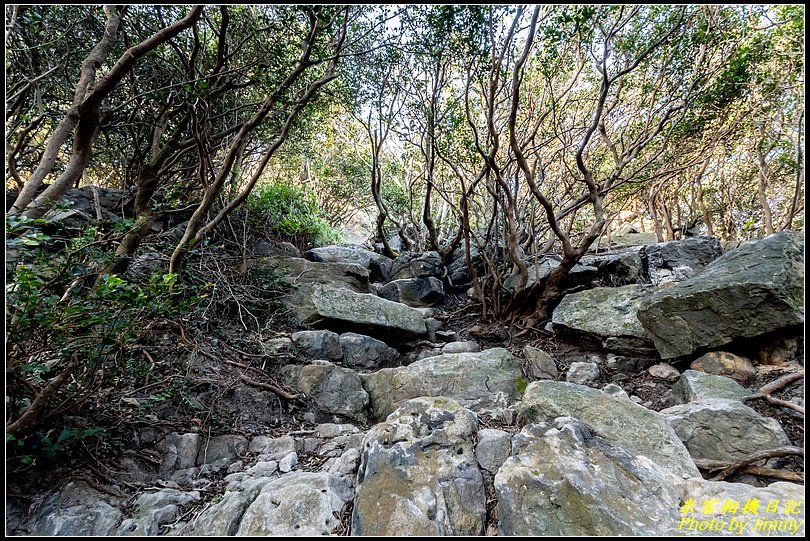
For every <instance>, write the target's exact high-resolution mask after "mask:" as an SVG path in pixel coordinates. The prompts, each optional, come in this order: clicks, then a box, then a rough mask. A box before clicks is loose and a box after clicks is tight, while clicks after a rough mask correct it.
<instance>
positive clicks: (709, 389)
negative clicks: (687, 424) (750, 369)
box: [672, 370, 751, 404]
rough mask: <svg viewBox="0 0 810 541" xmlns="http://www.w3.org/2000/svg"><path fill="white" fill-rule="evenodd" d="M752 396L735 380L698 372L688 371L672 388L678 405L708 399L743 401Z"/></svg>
mask: <svg viewBox="0 0 810 541" xmlns="http://www.w3.org/2000/svg"><path fill="white" fill-rule="evenodd" d="M750 394H751V392H750V391H748V390H747V389H745V388H744V387H742V386H741V385H740V384H739V383H737V382H736V381H734V380H733V379H730V378H727V377H725V376H715V375H714V374H706V373H704V372H698V371H696V370H686V371H685V372H684V373H683V374H681V377H680V378H679V379H678V381H677V382H675V385H673V386H672V398H673V400H674V401H675V403H676V404H685V403H687V402H693V401H695V400H702V399H706V398H728V399H731V400H742V399H743V397H746V396H748V395H750Z"/></svg>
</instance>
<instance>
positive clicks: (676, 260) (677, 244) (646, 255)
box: [641, 237, 723, 285]
mask: <svg viewBox="0 0 810 541" xmlns="http://www.w3.org/2000/svg"><path fill="white" fill-rule="evenodd" d="M722 255H723V249H722V248H721V247H720V241H719V240H718V239H717V238H715V237H687V238H685V239H682V240H672V241H668V242H659V243H658V244H651V245H649V246H645V247H644V248H642V250H641V257H642V260H643V261H644V263H645V264H644V269H645V273H646V277H647V278H648V279H649V280H650V283H652V284H654V285H659V284H661V283H663V282H680V281H683V280H686V279H688V278H691V277H693V276H696V275H698V274H700V272H701V271H703V269H704V268H705V267H706V266H707V265H708V264H709V263H711V262H712V261H714V260H715V259H717V258H718V257H720V256H722Z"/></svg>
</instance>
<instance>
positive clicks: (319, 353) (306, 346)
mask: <svg viewBox="0 0 810 541" xmlns="http://www.w3.org/2000/svg"><path fill="white" fill-rule="evenodd" d="M292 341H293V344H295V347H297V348H298V350H299V351H300V352H301V354H303V355H304V356H305V357H306V358H308V359H319V360H324V361H339V360H341V359H342V358H343V348H342V347H341V345H340V336H338V334H337V333H333V332H332V331H298V332H296V333H293V335H292Z"/></svg>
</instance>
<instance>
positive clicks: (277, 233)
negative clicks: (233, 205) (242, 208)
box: [246, 182, 341, 248]
mask: <svg viewBox="0 0 810 541" xmlns="http://www.w3.org/2000/svg"><path fill="white" fill-rule="evenodd" d="M246 206H247V216H248V223H249V224H250V225H251V226H252V227H254V228H256V229H258V230H260V231H261V230H263V231H265V232H266V233H267V234H268V236H270V237H272V238H276V239H280V240H284V241H288V242H292V243H293V244H295V245H297V246H299V247H302V248H303V247H310V246H313V245H314V246H323V245H326V244H335V243H337V242H340V239H341V235H340V232H339V231H338V230H336V229H334V228H332V227H331V226H330V225H329V223H328V222H327V220H326V217H325V216H324V215H323V213H322V212H321V210H320V208H319V207H318V202H317V200H316V199H315V196H314V195H313V194H312V193H310V192H308V191H306V190H305V189H304V188H299V187H295V186H290V185H289V184H285V183H281V182H276V183H273V184H270V185H268V186H264V187H261V188H259V189H257V190H254V192H253V193H252V194H251V196H250V197H249V198H248V200H247V202H246Z"/></svg>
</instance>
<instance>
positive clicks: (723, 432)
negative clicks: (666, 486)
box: [661, 398, 790, 462]
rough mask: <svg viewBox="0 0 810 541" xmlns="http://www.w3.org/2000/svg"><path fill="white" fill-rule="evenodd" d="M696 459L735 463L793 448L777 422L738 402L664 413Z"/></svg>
mask: <svg viewBox="0 0 810 541" xmlns="http://www.w3.org/2000/svg"><path fill="white" fill-rule="evenodd" d="M661 414H662V415H663V416H664V419H665V420H666V421H667V423H669V425H670V426H671V427H672V428H673V429H674V430H675V433H676V434H678V437H679V438H681V441H682V442H683V443H684V445H686V448H687V449H689V454H691V455H692V457H694V458H706V459H713V460H722V461H725V462H733V461H735V460H737V459H740V458H742V457H744V456H746V455H748V454H751V453H754V452H756V451H764V450H767V449H775V448H777V447H782V446H785V445H790V439H789V438H788V437H787V434H785V431H784V430H783V429H782V426H781V425H780V424H779V422H778V421H777V420H776V419H772V418H770V417H763V416H762V415H760V414H759V413H757V412H756V411H754V410H753V409H751V408H749V407H748V406H746V405H744V404H743V403H742V402H740V401H738V400H728V399H722V398H714V399H709V400H697V401H694V402H689V403H688V404H683V405H680V406H675V407H672V408H667V409H665V410H662V411H661Z"/></svg>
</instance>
